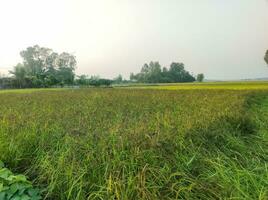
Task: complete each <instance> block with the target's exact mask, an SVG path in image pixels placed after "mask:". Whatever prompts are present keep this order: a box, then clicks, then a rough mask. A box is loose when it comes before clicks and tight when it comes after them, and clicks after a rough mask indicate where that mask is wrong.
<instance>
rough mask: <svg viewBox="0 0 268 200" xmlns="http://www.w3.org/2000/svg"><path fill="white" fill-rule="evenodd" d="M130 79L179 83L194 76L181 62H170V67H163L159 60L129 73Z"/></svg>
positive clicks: (188, 80) (146, 81) (190, 79)
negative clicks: (137, 71) (138, 71)
mask: <svg viewBox="0 0 268 200" xmlns="http://www.w3.org/2000/svg"><path fill="white" fill-rule="evenodd" d="M130 80H132V81H137V82H140V83H179V82H193V81H195V78H194V77H193V76H192V75H191V74H190V73H189V72H187V71H186V70H185V69H184V64H183V63H171V65H170V68H169V69H167V68H165V67H164V68H163V69H162V67H161V65H160V64H159V62H150V63H149V65H148V64H144V65H143V67H142V69H141V72H140V73H138V74H136V75H135V74H133V73H131V74H130Z"/></svg>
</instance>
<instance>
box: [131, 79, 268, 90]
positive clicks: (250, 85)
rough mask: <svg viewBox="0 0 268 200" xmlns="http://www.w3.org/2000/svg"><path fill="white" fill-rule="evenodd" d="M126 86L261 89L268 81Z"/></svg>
mask: <svg viewBox="0 0 268 200" xmlns="http://www.w3.org/2000/svg"><path fill="white" fill-rule="evenodd" d="M126 88H139V89H166V90H193V89H205V90H207V89H214V90H220V89H227V90H259V89H268V82H267V81H247V82H206V83H173V84H171V83H170V84H151V85H150V84H147V85H144V84H140V85H139V84H136V85H128V86H126Z"/></svg>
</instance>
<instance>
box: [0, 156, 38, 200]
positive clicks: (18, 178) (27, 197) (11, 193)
mask: <svg viewBox="0 0 268 200" xmlns="http://www.w3.org/2000/svg"><path fill="white" fill-rule="evenodd" d="M0 199H1V200H40V199H41V195H40V191H39V190H37V189H34V188H33V186H32V184H31V182H29V181H27V179H26V177H25V176H23V175H14V174H13V173H12V172H11V171H10V170H8V169H7V168H5V167H4V163H3V162H2V161H0Z"/></svg>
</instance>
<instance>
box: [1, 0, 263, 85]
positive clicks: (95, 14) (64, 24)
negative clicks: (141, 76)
mask: <svg viewBox="0 0 268 200" xmlns="http://www.w3.org/2000/svg"><path fill="white" fill-rule="evenodd" d="M0 27H1V28H0V73H1V74H3V73H7V71H8V70H11V69H12V67H13V66H14V65H16V64H17V63H18V62H21V61H22V60H21V58H20V55H19V52H20V51H21V50H24V49H26V48H27V47H28V46H32V45H35V44H38V45H40V46H43V47H48V48H52V49H53V50H54V51H56V52H59V53H60V52H63V51H65V52H69V53H73V54H74V55H75V56H76V58H77V62H78V64H77V69H76V73H77V74H88V75H100V76H101V77H105V78H113V77H115V76H117V75H118V74H122V75H123V76H124V77H125V78H128V77H129V74H130V72H134V73H137V72H139V71H140V69H141V67H142V65H143V64H144V63H146V62H150V61H159V62H160V64H161V65H162V66H169V65H170V63H171V62H183V63H184V64H185V67H186V70H188V71H190V72H192V73H194V74H197V73H204V74H205V76H206V78H207V79H214V80H233V79H245V78H260V77H268V66H267V65H266V64H265V62H264V60H263V57H264V53H265V51H266V49H268V0H224V1H223V0H222V1H220V0H23V1H22V0H8V1H7V0H0Z"/></svg>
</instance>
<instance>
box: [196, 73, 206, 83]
mask: <svg viewBox="0 0 268 200" xmlns="http://www.w3.org/2000/svg"><path fill="white" fill-rule="evenodd" d="M204 78H205V76H204V74H197V76H196V80H197V81H198V82H203V81H204Z"/></svg>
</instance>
